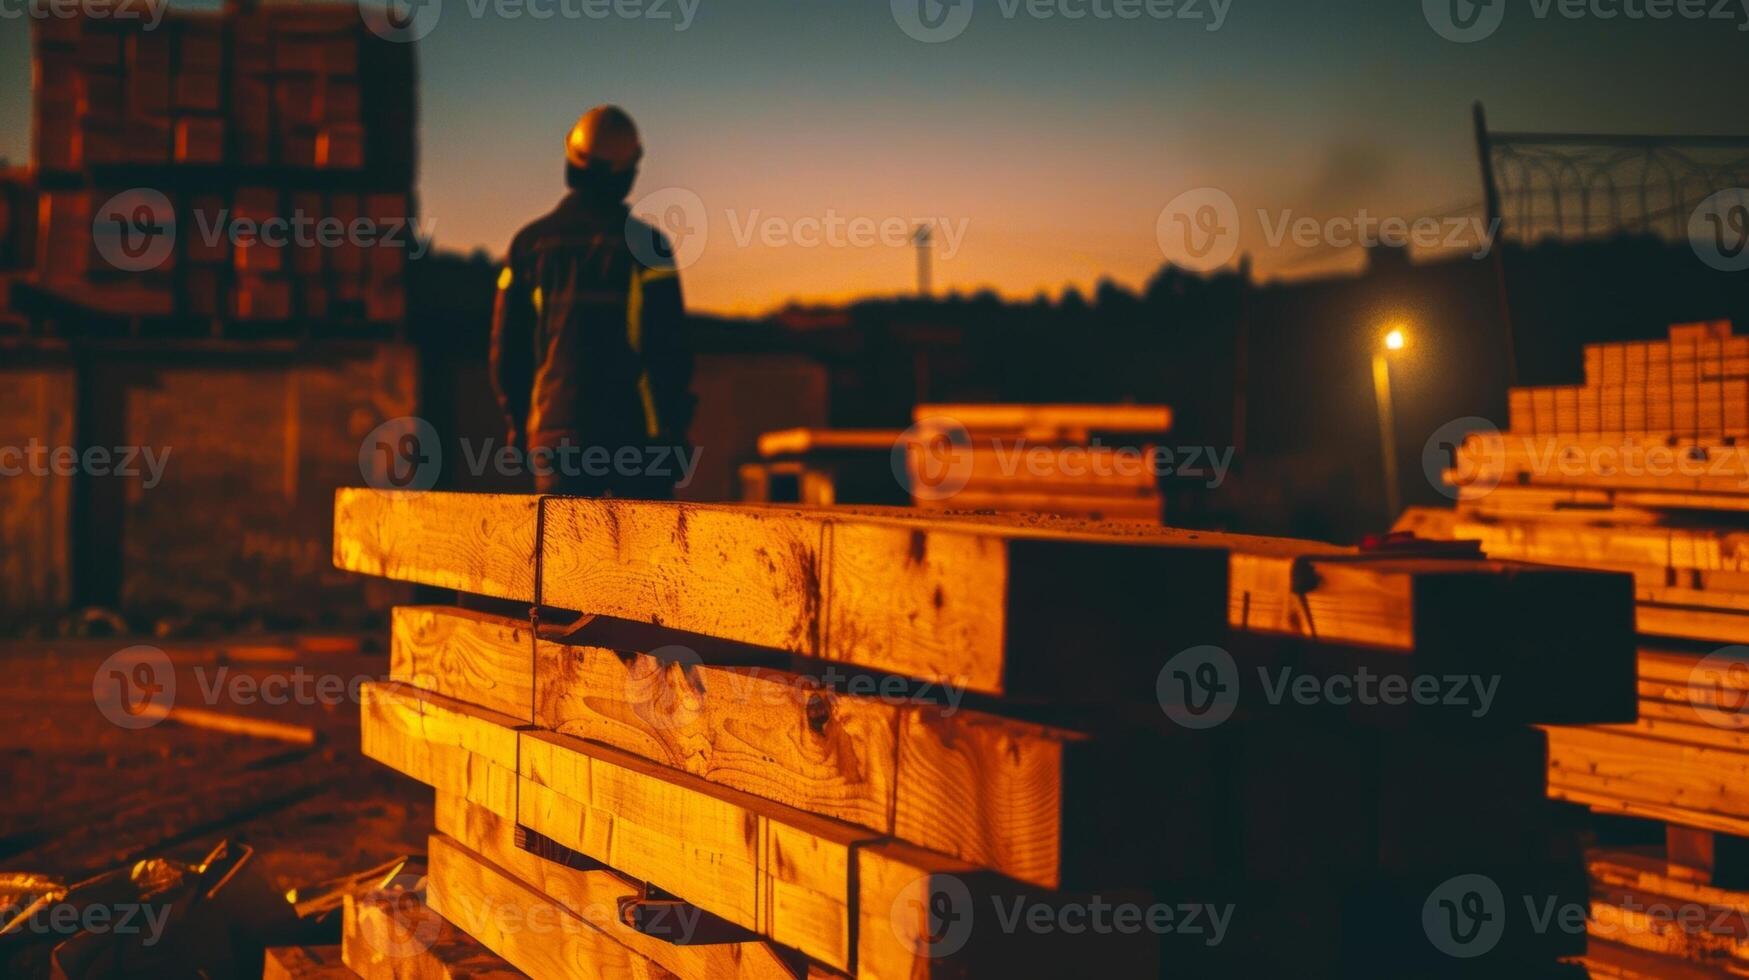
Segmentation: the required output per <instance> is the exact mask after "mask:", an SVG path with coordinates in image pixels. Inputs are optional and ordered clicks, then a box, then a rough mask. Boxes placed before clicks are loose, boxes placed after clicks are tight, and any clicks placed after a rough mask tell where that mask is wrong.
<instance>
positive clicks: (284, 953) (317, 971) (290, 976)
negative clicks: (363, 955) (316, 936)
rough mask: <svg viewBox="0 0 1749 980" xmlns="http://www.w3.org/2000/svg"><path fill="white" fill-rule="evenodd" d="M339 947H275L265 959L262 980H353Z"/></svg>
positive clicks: (262, 966) (263, 960)
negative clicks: (341, 958) (342, 960)
mask: <svg viewBox="0 0 1749 980" xmlns="http://www.w3.org/2000/svg"><path fill="white" fill-rule="evenodd" d="M357 976H358V974H356V973H354V972H353V971H352V970H350V969H347V966H346V964H345V963H343V962H341V960H340V947H339V946H274V947H271V948H269V949H268V950H267V952H266V955H265V956H264V957H263V958H262V964H261V980H354V978H356V977H357Z"/></svg>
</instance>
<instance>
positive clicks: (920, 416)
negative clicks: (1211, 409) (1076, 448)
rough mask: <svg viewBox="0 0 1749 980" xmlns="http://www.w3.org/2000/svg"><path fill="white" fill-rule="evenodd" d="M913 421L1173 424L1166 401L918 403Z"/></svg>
mask: <svg viewBox="0 0 1749 980" xmlns="http://www.w3.org/2000/svg"><path fill="white" fill-rule="evenodd" d="M912 419H913V421H916V422H926V421H928V420H931V419H952V420H953V421H954V422H957V423H958V424H959V425H960V426H962V427H964V428H965V429H966V430H967V431H970V432H1030V433H1046V432H1070V433H1085V432H1127V433H1143V434H1146V433H1157V432H1165V431H1166V430H1168V429H1170V428H1172V409H1170V408H1168V407H1166V406H1165V405H1073V404H1063V405H1019V404H1016V405H969V404H936V405H918V406H917V408H916V409H915V410H914V411H913V412H912Z"/></svg>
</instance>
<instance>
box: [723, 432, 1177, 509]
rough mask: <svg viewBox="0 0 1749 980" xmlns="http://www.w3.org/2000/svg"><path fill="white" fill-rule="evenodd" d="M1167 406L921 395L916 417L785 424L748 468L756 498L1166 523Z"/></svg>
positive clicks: (746, 482) (765, 440) (747, 488)
mask: <svg viewBox="0 0 1749 980" xmlns="http://www.w3.org/2000/svg"><path fill="white" fill-rule="evenodd" d="M1171 424H1172V412H1171V410H1170V409H1168V408H1167V407H1166V406H1164V405H920V406H918V408H917V410H916V413H915V424H913V425H912V426H911V427H910V428H909V429H906V430H904V431H899V430H885V429H787V430H783V431H779V432H768V433H765V434H764V435H763V436H761V437H760V439H759V455H760V457H761V458H760V460H759V461H758V462H755V463H748V464H746V465H744V466H742V468H741V473H740V476H741V489H742V499H743V500H746V501H749V502H756V503H780V502H783V503H802V504H808V505H814V506H828V505H832V504H897V503H906V502H909V503H912V504H914V505H916V506H918V507H922V508H925V509H929V510H935V511H950V510H951V511H985V512H994V513H1039V514H1051V515H1056V516H1061V517H1078V518H1088V519H1095V520H1117V521H1131V522H1139V523H1144V524H1159V523H1160V520H1161V512H1162V507H1163V504H1162V497H1161V493H1160V485H1159V484H1160V480H1159V477H1160V472H1159V466H1158V463H1157V458H1156V451H1155V448H1154V446H1153V445H1152V444H1151V443H1152V441H1153V440H1156V439H1158V438H1159V437H1160V436H1162V435H1164V434H1165V433H1166V431H1167V429H1169V428H1170V427H1171Z"/></svg>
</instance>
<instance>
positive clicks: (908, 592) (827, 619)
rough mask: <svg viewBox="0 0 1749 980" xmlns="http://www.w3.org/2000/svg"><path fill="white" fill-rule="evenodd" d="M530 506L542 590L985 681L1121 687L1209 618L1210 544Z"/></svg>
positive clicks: (697, 509)
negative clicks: (1169, 643)
mask: <svg viewBox="0 0 1749 980" xmlns="http://www.w3.org/2000/svg"><path fill="white" fill-rule="evenodd" d="M543 508H544V511H543V512H544V515H545V517H544V522H545V538H544V540H543V542H542V552H543V555H544V556H545V557H544V560H543V564H544V570H543V576H544V588H545V594H544V595H543V597H542V600H543V603H544V604H547V605H553V606H559V607H562V608H567V609H577V610H581V611H584V612H589V613H595V614H602V615H609V616H616V617H620V618H623V619H631V620H636V621H639V622H647V623H658V624H660V625H664V626H669V627H673V628H676V629H681V630H686V631H688V632H694V633H702V634H706V635H709V636H715V637H721V638H723V639H729V640H734V641H737V642H743V643H751V644H755V645H760V646H767V647H772V648H775V649H779V650H784V651H788V652H792V653H797V654H801V655H804V656H813V657H818V658H821V659H826V660H836V661H842V662H846V663H852V664H856V665H857V666H860V667H866V668H869V669H874V670H881V671H886V672H889V673H896V674H902V675H905V676H908V677H916V678H920V679H923V680H927V681H932V682H941V683H952V684H956V685H959V686H963V687H966V688H969V689H971V690H976V691H981V692H984V693H989V694H997V695H1005V696H1010V697H1027V696H1052V697H1057V698H1062V697H1070V696H1074V695H1075V694H1076V693H1079V692H1081V691H1084V690H1086V689H1088V688H1089V687H1092V688H1093V689H1097V690H1100V691H1103V692H1105V693H1108V694H1109V693H1112V692H1114V691H1119V690H1121V691H1126V692H1128V694H1129V695H1130V697H1131V698H1132V699H1133V698H1134V697H1135V696H1137V693H1138V691H1140V692H1146V691H1148V690H1149V689H1150V688H1149V686H1148V685H1150V684H1151V683H1152V675H1153V673H1154V672H1155V671H1157V669H1158V667H1157V665H1155V666H1154V667H1153V668H1152V669H1147V668H1148V665H1147V664H1145V663H1143V662H1142V661H1143V660H1145V659H1146V658H1144V657H1141V656H1139V655H1138V651H1140V650H1142V649H1147V648H1151V647H1154V646H1157V645H1158V644H1159V643H1160V636H1159V629H1160V625H1159V624H1162V623H1168V624H1171V627H1172V630H1173V636H1174V642H1175V641H1177V640H1183V641H1184V642H1185V643H1186V645H1194V642H1196V641H1201V642H1213V641H1216V640H1218V639H1219V637H1220V636H1221V635H1222V634H1223V632H1224V630H1223V625H1222V624H1221V623H1220V622H1219V597H1220V596H1221V595H1223V594H1224V591H1225V590H1224V571H1225V556H1224V555H1223V554H1222V553H1221V552H1219V551H1218V550H1215V549H1211V548H1204V547H1199V546H1196V545H1194V544H1184V543H1183V542H1180V543H1181V544H1184V546H1180V547H1138V546H1137V545H1138V544H1140V545H1146V544H1150V543H1151V542H1138V541H1136V540H1133V539H1127V538H1114V537H1110V536H1106V537H1103V538H1102V537H1099V536H1097V535H1084V536H1080V537H1078V538H1075V539H1073V540H1071V539H1069V538H1067V537H1064V536H1061V535H1056V534H1053V533H1051V532H1049V531H1043V532H1041V531H1037V530H1031V529H1023V528H1003V527H1000V526H997V525H962V524H958V523H951V522H950V523H945V524H944V523H941V522H932V521H929V520H922V519H917V518H915V517H907V518H888V519H881V520H875V519H870V518H868V517H865V516H864V515H862V514H860V513H859V514H857V515H855V517H854V518H853V519H852V518H845V517H841V516H838V513H837V512H836V511H789V510H783V509H779V508H755V507H740V508H729V507H710V506H703V505H687V504H665V503H649V502H639V501H614V500H583V499H575V498H564V499H559V498H552V499H548V500H546V501H544V502H543ZM1138 609H1150V610H1153V611H1154V612H1155V615H1154V618H1153V620H1152V621H1151V622H1145V623H1144V622H1142V621H1141V617H1138V616H1136V614H1135V613H1136V610H1138ZM1192 638H1194V640H1193V639H1192ZM1069 648H1074V649H1077V650H1078V651H1079V652H1080V653H1081V656H1082V659H1081V660H1080V661H1079V662H1077V661H1072V660H1070V659H1069V658H1066V657H1064V656H1063V651H1064V650H1065V649H1069ZM1090 661H1091V662H1090ZM1144 674H1146V675H1147V676H1146V677H1144V676H1142V675H1144Z"/></svg>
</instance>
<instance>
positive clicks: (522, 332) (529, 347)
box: [491, 248, 535, 446]
mask: <svg viewBox="0 0 1749 980" xmlns="http://www.w3.org/2000/svg"><path fill="white" fill-rule="evenodd" d="M516 266H517V263H516V255H515V250H514V248H513V249H512V252H511V257H510V258H509V259H507V260H506V261H505V264H504V271H503V272H501V273H499V275H498V299H497V301H496V302H495V303H494V305H493V308H492V364H491V369H492V390H493V391H494V392H496V393H497V395H498V407H499V408H500V409H502V410H503V412H504V422H505V426H506V427H507V430H508V432H509V439H510V444H511V445H513V446H516V445H521V444H522V438H523V432H524V429H525V427H526V426H527V424H528V403H529V399H530V398H531V397H532V390H533V388H534V326H535V309H534V284H533V283H532V282H526V281H523V280H522V279H519V278H518V273H517V271H516ZM522 275H524V276H526V275H527V273H526V272H524V273H522Z"/></svg>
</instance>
